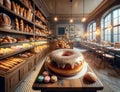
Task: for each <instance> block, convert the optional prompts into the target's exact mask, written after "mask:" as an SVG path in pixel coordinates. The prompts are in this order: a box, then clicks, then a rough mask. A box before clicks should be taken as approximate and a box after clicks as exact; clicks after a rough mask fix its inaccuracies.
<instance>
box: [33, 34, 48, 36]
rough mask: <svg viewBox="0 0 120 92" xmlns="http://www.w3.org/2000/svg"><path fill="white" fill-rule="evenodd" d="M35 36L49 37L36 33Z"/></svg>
mask: <svg viewBox="0 0 120 92" xmlns="http://www.w3.org/2000/svg"><path fill="white" fill-rule="evenodd" d="M35 36H41V37H47V36H46V35H40V34H35Z"/></svg>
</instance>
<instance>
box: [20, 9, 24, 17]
mask: <svg viewBox="0 0 120 92" xmlns="http://www.w3.org/2000/svg"><path fill="white" fill-rule="evenodd" d="M23 11H24V8H21V7H20V10H19V14H20V16H23Z"/></svg>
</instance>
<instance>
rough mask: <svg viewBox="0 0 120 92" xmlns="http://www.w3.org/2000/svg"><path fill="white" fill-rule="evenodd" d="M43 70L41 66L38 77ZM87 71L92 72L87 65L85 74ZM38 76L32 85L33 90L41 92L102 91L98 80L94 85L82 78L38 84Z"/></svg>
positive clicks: (101, 85)
mask: <svg viewBox="0 0 120 92" xmlns="http://www.w3.org/2000/svg"><path fill="white" fill-rule="evenodd" d="M44 70H45V68H44V64H43V66H42V68H41V70H40V72H39V74H38V76H39V75H41V74H42V72H43V71H44ZM88 71H89V72H93V71H92V69H91V68H90V67H89V65H88V66H87V72H88ZM38 76H37V77H36V80H35V82H34V84H33V89H34V90H41V91H42V92H46V91H47V92H53V91H54V92H57V91H59V92H65V91H69V92H73V91H74V92H77V91H79V92H81V91H82V92H83V91H84V92H97V90H102V89H103V84H102V82H101V81H100V80H99V78H98V80H97V81H96V82H95V83H89V82H88V81H87V80H85V79H84V78H83V77H81V78H78V79H58V82H56V83H39V82H38V81H37V78H38Z"/></svg>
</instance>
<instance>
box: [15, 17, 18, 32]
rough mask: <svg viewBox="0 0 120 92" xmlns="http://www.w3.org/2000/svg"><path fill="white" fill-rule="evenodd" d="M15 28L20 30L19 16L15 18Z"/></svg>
mask: <svg viewBox="0 0 120 92" xmlns="http://www.w3.org/2000/svg"><path fill="white" fill-rule="evenodd" d="M15 30H19V22H18V19H17V18H15Z"/></svg>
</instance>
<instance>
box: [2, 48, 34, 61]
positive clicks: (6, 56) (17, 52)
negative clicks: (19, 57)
mask: <svg viewBox="0 0 120 92" xmlns="http://www.w3.org/2000/svg"><path fill="white" fill-rule="evenodd" d="M32 48H33V47H30V48H26V49H21V50H18V51H15V52H11V53H9V54H7V55H3V56H1V57H0V60H1V59H5V58H8V57H10V56H13V55H16V54H19V53H21V52H24V51H27V50H29V49H32Z"/></svg>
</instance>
